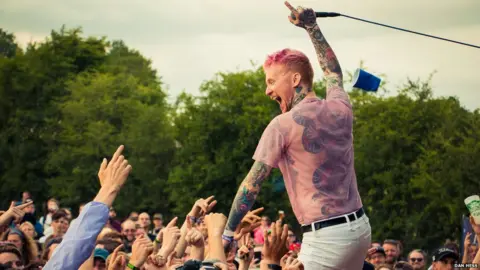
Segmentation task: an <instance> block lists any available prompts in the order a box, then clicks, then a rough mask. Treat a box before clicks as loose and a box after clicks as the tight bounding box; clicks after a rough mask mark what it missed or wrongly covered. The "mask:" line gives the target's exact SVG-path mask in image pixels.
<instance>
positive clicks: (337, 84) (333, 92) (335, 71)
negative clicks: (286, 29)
mask: <svg viewBox="0 0 480 270" xmlns="http://www.w3.org/2000/svg"><path fill="white" fill-rule="evenodd" d="M285 5H286V6H287V7H288V8H289V9H290V11H291V12H292V15H291V16H289V20H290V22H291V23H292V24H294V25H296V26H298V27H301V28H303V29H305V30H307V33H308V34H309V36H310V38H311V40H312V42H313V46H314V48H315V52H316V54H317V58H318V62H319V63H320V67H321V68H322V70H323V74H324V78H325V84H326V87H327V97H326V99H327V100H330V99H342V100H344V101H346V102H348V103H349V98H348V94H347V93H346V92H345V90H344V89H343V74H342V69H341V68H340V64H339V62H338V59H337V56H336V55H335V53H334V52H333V50H332V48H331V47H330V45H329V44H328V42H327V40H326V39H325V37H324V36H323V33H322V31H320V27H319V26H318V24H317V18H316V16H315V12H314V11H313V10H312V9H310V8H307V9H304V8H302V7H299V8H297V9H295V8H294V7H292V6H291V5H290V4H289V3H288V2H285Z"/></svg>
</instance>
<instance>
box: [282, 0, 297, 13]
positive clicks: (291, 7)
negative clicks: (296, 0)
mask: <svg viewBox="0 0 480 270" xmlns="http://www.w3.org/2000/svg"><path fill="white" fill-rule="evenodd" d="M285 6H287V8H288V9H290V11H291V12H292V13H293V14H298V11H297V10H296V9H295V8H294V7H293V6H292V5H290V3H289V2H288V1H285Z"/></svg>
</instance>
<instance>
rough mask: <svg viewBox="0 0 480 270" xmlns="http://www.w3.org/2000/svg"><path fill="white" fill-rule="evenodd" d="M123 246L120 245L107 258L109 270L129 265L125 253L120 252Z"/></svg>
mask: <svg viewBox="0 0 480 270" xmlns="http://www.w3.org/2000/svg"><path fill="white" fill-rule="evenodd" d="M122 248H123V245H119V246H118V247H117V248H116V249H115V250H114V251H113V252H112V254H111V255H110V256H109V258H108V260H107V265H106V267H107V270H124V269H125V267H126V266H127V258H126V257H125V256H124V255H120V254H119V252H120V250H121V249H122Z"/></svg>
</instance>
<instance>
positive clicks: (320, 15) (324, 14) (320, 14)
mask: <svg viewBox="0 0 480 270" xmlns="http://www.w3.org/2000/svg"><path fill="white" fill-rule="evenodd" d="M315 16H316V17H317V18H326V17H338V16H342V14H340V13H336V12H315Z"/></svg>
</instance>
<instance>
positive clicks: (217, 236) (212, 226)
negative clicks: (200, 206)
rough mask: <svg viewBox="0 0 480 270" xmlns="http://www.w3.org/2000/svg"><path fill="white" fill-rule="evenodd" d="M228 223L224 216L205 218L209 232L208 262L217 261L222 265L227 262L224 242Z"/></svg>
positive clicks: (217, 215)
mask: <svg viewBox="0 0 480 270" xmlns="http://www.w3.org/2000/svg"><path fill="white" fill-rule="evenodd" d="M226 223H227V217H226V216H225V215H223V214H219V213H212V214H209V215H207V216H205V224H206V226H207V231H208V255H207V258H206V259H207V261H208V260H217V261H220V262H222V263H225V262H226V261H227V259H226V256H225V252H224V246H223V241H222V235H223V231H224V229H225V225H226Z"/></svg>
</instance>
